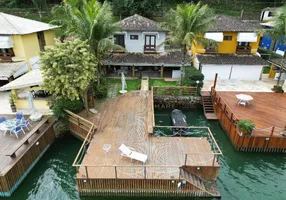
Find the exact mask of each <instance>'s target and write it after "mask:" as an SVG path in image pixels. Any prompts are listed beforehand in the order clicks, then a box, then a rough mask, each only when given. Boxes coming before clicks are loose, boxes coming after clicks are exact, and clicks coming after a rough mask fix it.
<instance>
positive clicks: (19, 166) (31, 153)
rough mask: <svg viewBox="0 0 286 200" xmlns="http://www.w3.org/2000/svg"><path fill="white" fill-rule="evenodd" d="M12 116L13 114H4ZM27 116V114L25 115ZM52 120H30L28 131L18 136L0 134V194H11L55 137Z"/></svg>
mask: <svg viewBox="0 0 286 200" xmlns="http://www.w3.org/2000/svg"><path fill="white" fill-rule="evenodd" d="M5 117H6V118H14V117H15V116H12V115H10V116H5ZM25 118H27V116H25ZM53 124H54V121H53V120H49V119H48V118H46V117H45V118H43V119H42V120H41V121H39V122H31V125H32V128H31V129H30V131H28V130H27V129H24V130H25V132H26V134H25V135H24V134H23V133H21V132H20V134H19V138H16V137H15V135H10V134H9V133H6V135H5V136H4V134H2V133H1V135H0V160H1V162H0V196H6V197H7V196H11V194H12V193H13V192H14V191H15V189H16V188H17V187H18V186H19V185H20V183H21V182H22V181H23V179H24V178H25V177H26V176H27V174H28V173H29V172H30V171H31V169H32V168H33V167H34V165H35V164H36V163H37V162H38V160H39V159H40V158H41V156H42V155H43V154H44V153H45V152H46V151H47V149H48V148H49V146H50V145H51V143H52V142H53V141H54V139H55V134H54V130H53V126H52V125H53Z"/></svg>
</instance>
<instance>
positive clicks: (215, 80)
mask: <svg viewBox="0 0 286 200" xmlns="http://www.w3.org/2000/svg"><path fill="white" fill-rule="evenodd" d="M217 75H218V74H217V73H216V74H215V79H214V86H213V88H214V89H215V87H216V82H217Z"/></svg>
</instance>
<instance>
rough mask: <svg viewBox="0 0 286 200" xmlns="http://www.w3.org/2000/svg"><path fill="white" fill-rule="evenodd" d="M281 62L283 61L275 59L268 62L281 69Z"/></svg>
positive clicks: (285, 68)
mask: <svg viewBox="0 0 286 200" xmlns="http://www.w3.org/2000/svg"><path fill="white" fill-rule="evenodd" d="M282 61H283V59H280V58H276V59H270V60H269V61H268V62H270V63H271V64H274V65H275V66H277V67H281V66H282V64H283V63H282ZM285 64H286V61H285ZM283 69H284V70H286V66H285V65H284V67H283Z"/></svg>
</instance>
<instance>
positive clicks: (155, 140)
mask: <svg viewBox="0 0 286 200" xmlns="http://www.w3.org/2000/svg"><path fill="white" fill-rule="evenodd" d="M150 98H151V92H149V91H138V92H132V93H127V94H125V95H122V96H120V97H119V98H117V99H113V100H110V101H108V102H106V103H104V104H103V105H102V106H101V107H100V108H99V113H98V114H97V115H90V116H89V117H88V118H87V119H88V120H89V121H92V122H94V124H95V125H98V127H97V131H96V133H95V135H94V138H93V140H92V141H91V143H90V145H89V148H88V150H87V153H86V154H85V156H84V159H83V161H82V165H87V166H94V167H89V168H88V176H89V177H93V178H115V170H114V167H113V166H114V165H116V166H117V171H118V173H117V177H120V178H130V177H133V175H134V174H137V175H138V176H139V177H141V178H143V166H146V167H147V169H146V170H147V171H146V176H147V178H153V179H156V178H166V179H169V178H170V176H172V177H176V178H178V176H179V168H178V166H182V165H184V163H185V154H184V153H188V159H187V165H189V166H212V163H213V155H210V154H212V153H213V152H212V150H211V146H210V144H209V143H208V141H207V139H206V138H180V137H154V136H153V135H151V134H149V133H148V126H150V124H151V125H152V123H151V121H152V119H150V118H151V117H152V115H150V113H149V112H150V111H149V110H150V109H149V107H150V106H148V102H149V101H148V99H150ZM104 144H111V150H110V152H109V153H105V151H104V150H103V149H102V147H103V145H104ZM121 144H125V145H127V146H129V147H133V148H135V149H136V151H138V152H141V153H144V154H146V155H148V160H147V162H146V163H145V164H144V165H143V164H142V163H141V162H138V161H133V162H131V161H130V159H128V158H125V157H123V158H121V156H120V153H121V152H120V150H118V148H119V146H120V145H121ZM203 153H206V155H202V154H203ZM215 165H216V166H218V164H217V162H215ZM120 166H122V167H120ZM164 172H168V173H164ZM162 174H164V175H162ZM85 176H86V169H85V168H84V167H81V168H80V170H79V173H78V174H77V177H79V178H80V177H85ZM139 177H138V178H139Z"/></svg>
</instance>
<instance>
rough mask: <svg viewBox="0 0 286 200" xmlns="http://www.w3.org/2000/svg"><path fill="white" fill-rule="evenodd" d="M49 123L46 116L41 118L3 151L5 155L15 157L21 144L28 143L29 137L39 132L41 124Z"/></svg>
mask: <svg viewBox="0 0 286 200" xmlns="http://www.w3.org/2000/svg"><path fill="white" fill-rule="evenodd" d="M45 123H49V119H48V118H44V119H42V120H41V121H40V122H39V123H38V124H37V125H36V126H35V127H34V128H33V129H32V130H31V131H30V132H29V133H28V134H26V135H25V136H24V137H23V138H22V139H21V140H20V141H19V142H18V143H17V145H15V146H14V147H13V148H11V149H10V150H9V151H7V152H6V153H5V156H10V157H11V158H15V157H16V151H18V149H20V148H21V147H22V146H23V145H27V144H29V139H30V138H31V137H32V136H33V135H34V134H35V133H36V134H39V133H40V130H39V129H40V128H41V127H42V126H43V124H45Z"/></svg>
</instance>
